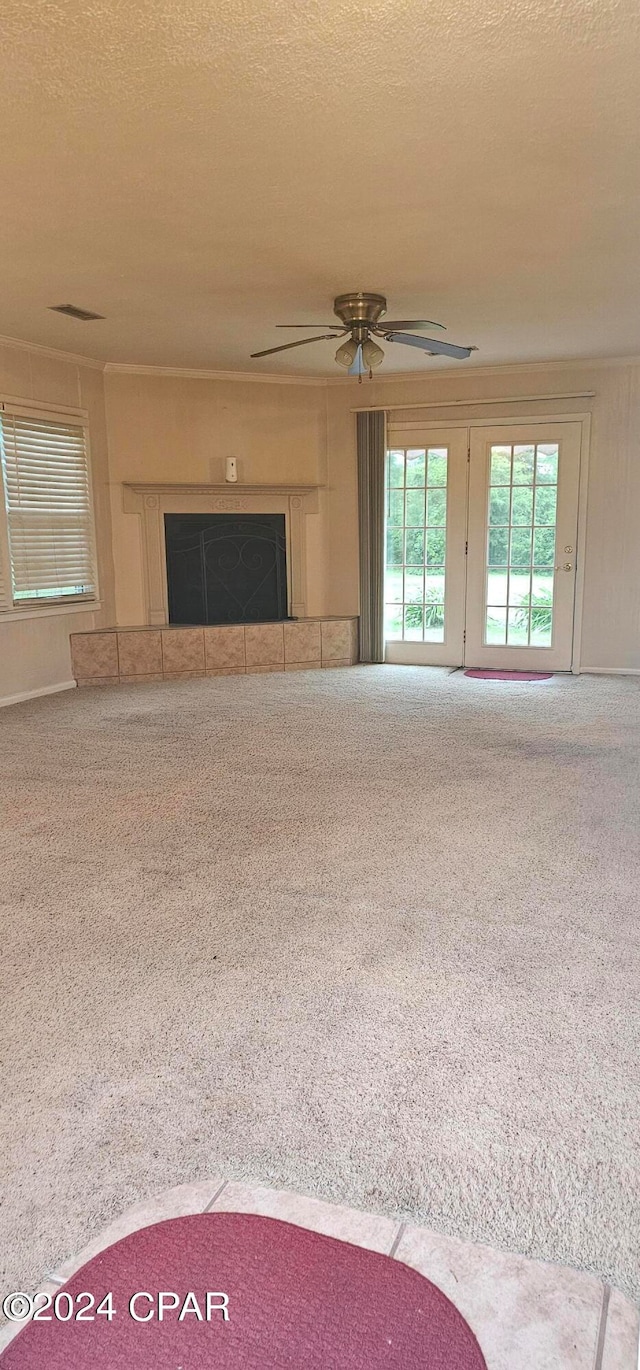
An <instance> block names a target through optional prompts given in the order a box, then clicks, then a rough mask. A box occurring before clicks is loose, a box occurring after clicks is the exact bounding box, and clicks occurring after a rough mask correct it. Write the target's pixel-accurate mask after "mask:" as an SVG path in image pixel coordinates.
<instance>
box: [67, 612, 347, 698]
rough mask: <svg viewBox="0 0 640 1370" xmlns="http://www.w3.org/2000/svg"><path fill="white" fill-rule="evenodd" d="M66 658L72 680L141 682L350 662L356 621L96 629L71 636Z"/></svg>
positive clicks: (302, 621) (290, 669)
mask: <svg viewBox="0 0 640 1370" xmlns="http://www.w3.org/2000/svg"><path fill="white" fill-rule="evenodd" d="M71 660H72V664H73V674H74V678H75V680H76V682H77V684H78V685H131V684H140V685H143V684H145V682H146V683H148V684H151V683H155V682H157V681H160V680H188V679H190V678H193V679H198V678H202V677H203V676H219V675H245V674H246V675H258V674H260V673H262V672H265V671H305V670H306V671H313V670H320V669H321V668H323V667H324V668H326V667H333V666H353V665H355V663H356V662H357V660H358V619H357V618H304V619H291V620H288V621H286V622H284V623H246V624H229V625H228V626H227V625H224V626H221V625H216V626H215V627H202V628H200V627H197V628H181V627H170V626H166V627H158V628H154V627H143V628H106V629H105V628H102V629H98V630H96V631H95V632H91V633H72V634H71Z"/></svg>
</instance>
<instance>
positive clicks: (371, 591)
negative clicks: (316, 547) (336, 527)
mask: <svg viewBox="0 0 640 1370" xmlns="http://www.w3.org/2000/svg"><path fill="white" fill-rule="evenodd" d="M356 419H357V445H358V516H359V525H360V660H361V661H384V605H383V599H382V597H383V589H384V564H383V556H384V465H385V448H386V436H385V435H386V414H385V412H384V410H383V409H373V410H370V411H369V412H368V413H366V414H357V415H356Z"/></svg>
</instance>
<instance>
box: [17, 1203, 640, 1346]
mask: <svg viewBox="0 0 640 1370" xmlns="http://www.w3.org/2000/svg"><path fill="white" fill-rule="evenodd" d="M204 1212H207V1213H210V1212H235V1213H260V1214H262V1215H263V1216H265V1217H270V1218H280V1219H282V1220H284V1221H285V1222H290V1223H296V1224H298V1225H299V1226H300V1227H306V1228H308V1229H309V1230H310V1231H314V1232H322V1233H324V1234H325V1235H327V1236H330V1237H337V1238H338V1239H339V1240H342V1241H348V1242H354V1243H356V1244H357V1245H358V1246H362V1247H366V1248H368V1249H369V1250H371V1251H380V1252H384V1253H387V1254H388V1255H390V1256H393V1257H394V1258H395V1259H396V1260H399V1261H404V1262H405V1263H406V1264H407V1265H410V1266H412V1267H413V1268H414V1269H415V1270H419V1271H420V1272H421V1274H423V1275H425V1276H426V1277H427V1278H428V1279H430V1280H432V1281H433V1283H434V1284H436V1285H438V1288H440V1289H442V1291H443V1292H444V1293H445V1294H446V1295H447V1296H448V1297H449V1298H450V1299H451V1300H452V1302H453V1303H455V1305H456V1307H457V1308H459V1310H460V1312H461V1313H462V1314H463V1316H464V1317H465V1318H466V1320H467V1322H468V1323H469V1325H470V1326H471V1328H472V1329H473V1331H474V1332H475V1335H476V1337H477V1338H478V1341H479V1343H480V1346H481V1347H482V1351H483V1353H484V1356H485V1359H486V1362H487V1367H488V1370H639V1365H640V1361H639V1356H638V1337H639V1326H640V1315H639V1312H638V1309H637V1308H635V1307H634V1305H633V1304H632V1303H630V1302H629V1300H628V1299H625V1298H623V1296H622V1294H619V1293H618V1292H617V1290H615V1289H613V1290H612V1289H610V1288H609V1286H608V1285H605V1284H603V1283H602V1282H601V1281H600V1280H598V1279H596V1278H595V1277H594V1276H592V1275H586V1274H582V1273H581V1272H580V1271H577V1270H571V1269H569V1268H568V1267H567V1266H559V1265H550V1264H545V1263H544V1262H542V1261H529V1260H526V1259H525V1257H524V1256H514V1255H509V1254H507V1253H506V1252H502V1251H494V1250H493V1249H492V1248H491V1247H488V1246H481V1245H476V1244H473V1243H471V1242H462V1241H458V1240H456V1239H454V1238H453V1237H445V1236H441V1235H440V1234H439V1233H437V1232H431V1231H430V1230H429V1229H428V1228H426V1227H413V1226H411V1225H410V1224H405V1223H401V1222H397V1221H395V1220H394V1219H392V1218H383V1217H377V1216H376V1215H375V1214H373V1213H361V1212H357V1211H356V1210H355V1209H351V1208H344V1207H341V1206H339V1205H337V1204H329V1203H323V1202H321V1201H320V1200H318V1199H311V1198H306V1197H305V1196H304V1195H301V1194H292V1193H289V1192H287V1191H285V1190H278V1189H266V1188H264V1187H263V1186H261V1185H251V1184H245V1183H238V1182H236V1181H234V1180H229V1181H225V1180H224V1178H222V1177H215V1178H213V1179H211V1180H210V1181H207V1182H206V1183H201V1184H191V1185H189V1184H187V1185H179V1186H178V1187H177V1188H175V1189H169V1190H166V1191H165V1193H164V1194H160V1195H158V1197H157V1198H155V1199H148V1200H145V1201H143V1202H142V1203H139V1204H136V1205H135V1207H133V1208H130V1209H129V1210H128V1211H127V1212H126V1213H124V1214H123V1215H122V1217H120V1218H117V1219H116V1220H115V1222H113V1223H111V1224H110V1225H109V1227H107V1228H105V1229H104V1231H103V1232H101V1233H100V1234H99V1236H97V1237H96V1238H95V1239H94V1240H93V1241H92V1242H90V1243H89V1245H88V1246H86V1247H85V1248H84V1250H83V1251H81V1252H79V1254H78V1255H77V1256H75V1257H71V1258H70V1259H69V1260H67V1261H65V1262H64V1263H63V1264H62V1265H61V1266H59V1267H58V1269H57V1270H55V1271H52V1272H48V1273H47V1274H46V1275H45V1277H44V1280H43V1282H42V1284H41V1285H40V1289H45V1290H47V1291H50V1292H53V1290H54V1289H55V1288H58V1287H59V1286H60V1285H61V1284H63V1283H64V1282H65V1281H66V1280H68V1279H69V1278H70V1277H71V1275H72V1274H73V1273H74V1272H75V1271H76V1270H78V1269H79V1268H80V1266H82V1265H84V1264H85V1263H86V1262H87V1261H88V1260H91V1258H92V1257H93V1256H96V1255H97V1254H98V1252H99V1251H102V1250H104V1248H105V1247H107V1246H110V1245H111V1244H112V1243H113V1242H116V1241H118V1240H119V1239H120V1238H121V1237H125V1236H127V1235H128V1234H129V1233H130V1232H135V1231H136V1230H137V1229H138V1228H140V1227H147V1226H149V1225H150V1224H152V1223H157V1222H163V1221H164V1220H165V1219H167V1218H176V1217H180V1216H182V1215H184V1214H188V1213H204ZM34 1292H36V1291H34ZM17 1331H19V1328H18V1327H16V1326H15V1325H12V1324H8V1325H6V1326H3V1327H1V1328H0V1349H1V1348H3V1347H4V1346H6V1345H7V1343H8V1342H9V1341H10V1340H11V1338H12V1337H13V1336H15V1335H16V1332H17Z"/></svg>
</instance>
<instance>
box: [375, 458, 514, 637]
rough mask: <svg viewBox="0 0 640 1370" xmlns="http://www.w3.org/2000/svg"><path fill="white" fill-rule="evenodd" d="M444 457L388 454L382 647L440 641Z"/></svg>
mask: <svg viewBox="0 0 640 1370" xmlns="http://www.w3.org/2000/svg"><path fill="white" fill-rule="evenodd" d="M447 457H448V451H447V448H446V447H433V448H432V447H429V448H424V447H408V448H405V449H403V450H402V449H400V448H394V449H393V450H392V451H390V452H388V453H387V506H386V507H387V527H386V546H387V561H386V571H385V580H384V597H385V619H384V621H385V639H386V641H387V642H403V641H404V642H444V618H445V613H444V602H445V601H444V592H445V560H446V520H447ZM425 482H426V486H427V487H428V488H427V490H426V498H425ZM507 495H508V491H507ZM505 565H506V550H505Z"/></svg>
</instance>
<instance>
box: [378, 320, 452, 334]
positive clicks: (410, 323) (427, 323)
mask: <svg viewBox="0 0 640 1370" xmlns="http://www.w3.org/2000/svg"><path fill="white" fill-rule="evenodd" d="M378 327H379V328H383V329H387V328H388V329H396V328H444V330H445V332H446V324H443V323H436V321H435V319H381V320H380V323H379V324H378Z"/></svg>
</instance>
